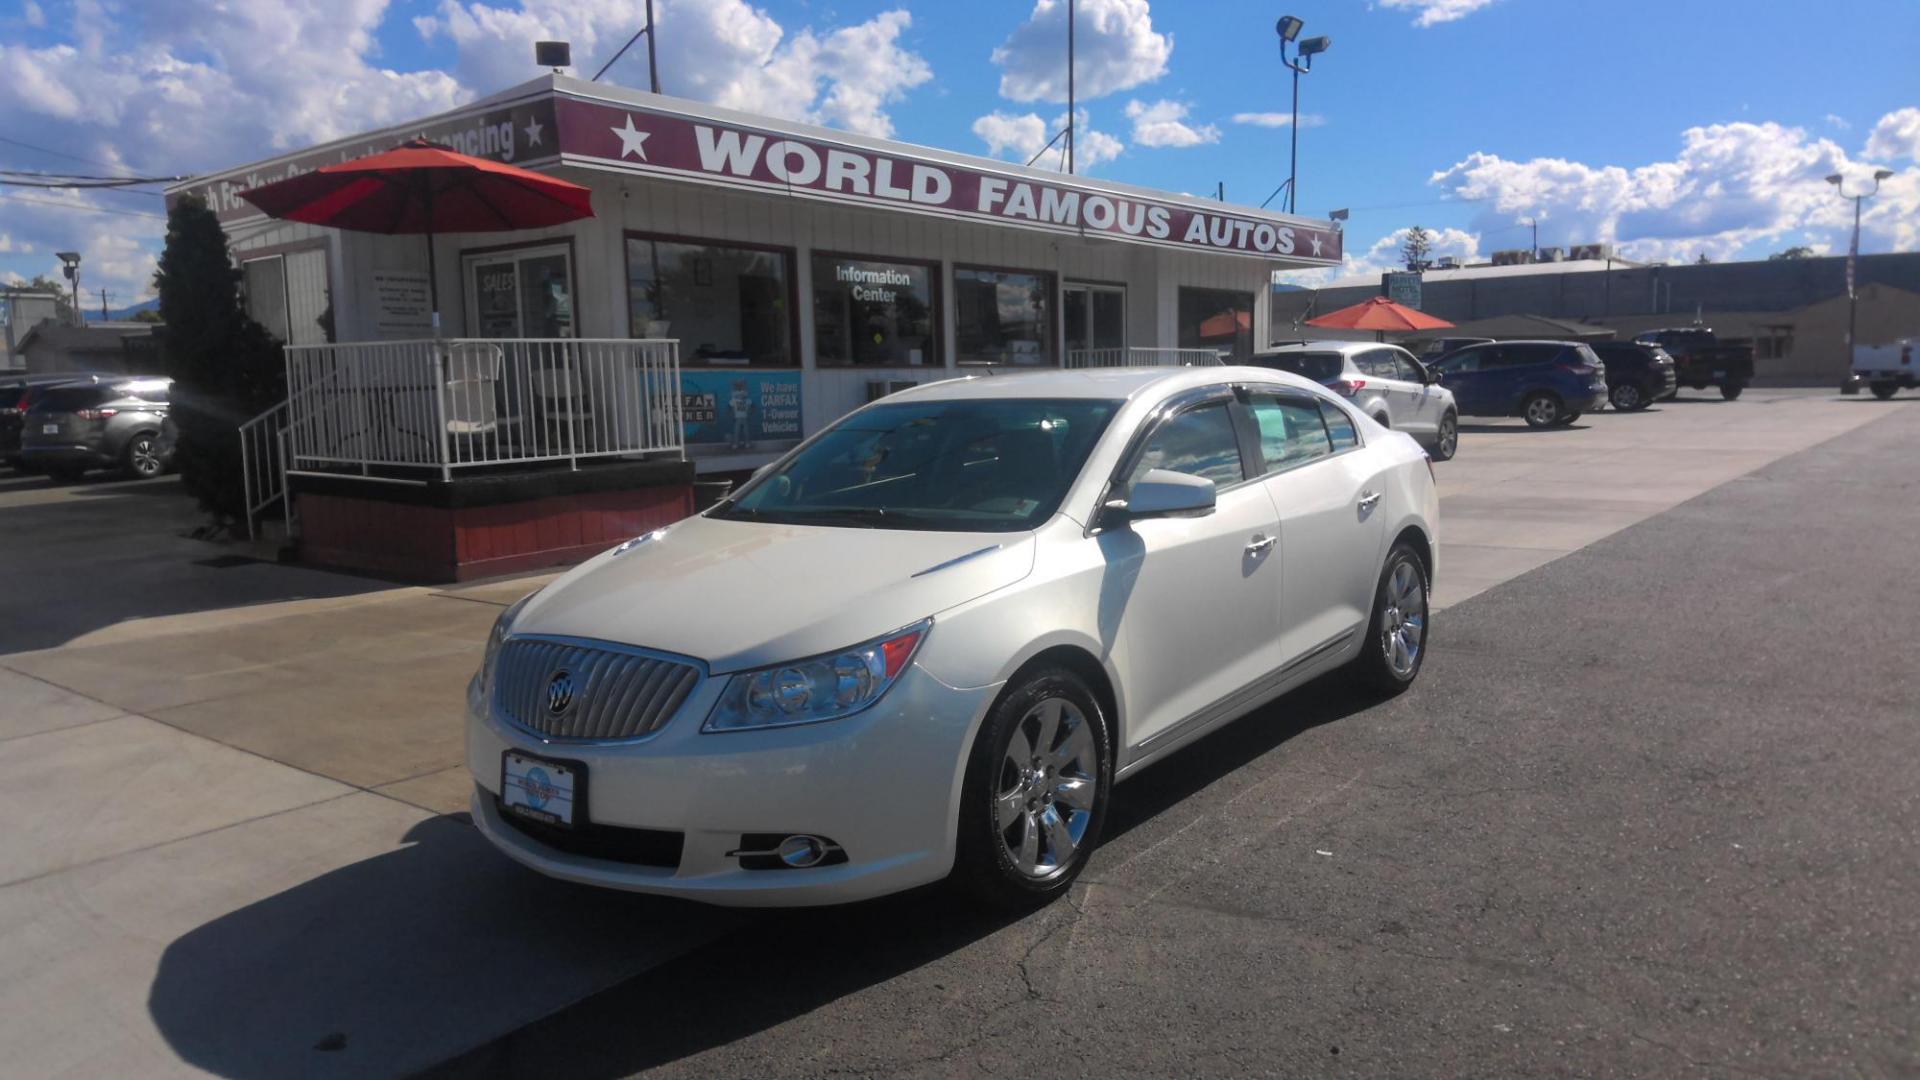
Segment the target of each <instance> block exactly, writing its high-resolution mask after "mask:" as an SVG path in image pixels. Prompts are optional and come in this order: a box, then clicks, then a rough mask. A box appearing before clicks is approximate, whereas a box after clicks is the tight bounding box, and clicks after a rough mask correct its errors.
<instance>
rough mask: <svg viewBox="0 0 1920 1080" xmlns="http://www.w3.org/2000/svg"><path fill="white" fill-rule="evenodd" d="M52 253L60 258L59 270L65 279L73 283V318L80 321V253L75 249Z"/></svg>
mask: <svg viewBox="0 0 1920 1080" xmlns="http://www.w3.org/2000/svg"><path fill="white" fill-rule="evenodd" d="M54 255H55V256H56V257H57V258H58V259H59V260H60V272H61V273H62V274H65V275H66V278H67V281H69V282H70V283H72V285H73V317H74V320H75V321H76V322H79V321H82V320H81V317H80V253H79V252H77V251H56V252H54Z"/></svg>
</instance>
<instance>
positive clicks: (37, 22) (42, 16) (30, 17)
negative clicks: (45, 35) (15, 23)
mask: <svg viewBox="0 0 1920 1080" xmlns="http://www.w3.org/2000/svg"><path fill="white" fill-rule="evenodd" d="M20 14H21V15H23V16H25V18H26V20H27V25H28V26H31V27H34V28H35V29H39V28H40V27H43V26H45V25H47V13H46V12H45V11H42V10H41V9H40V5H39V4H36V3H34V0H27V2H26V3H25V4H24V5H22V6H21V8H20Z"/></svg>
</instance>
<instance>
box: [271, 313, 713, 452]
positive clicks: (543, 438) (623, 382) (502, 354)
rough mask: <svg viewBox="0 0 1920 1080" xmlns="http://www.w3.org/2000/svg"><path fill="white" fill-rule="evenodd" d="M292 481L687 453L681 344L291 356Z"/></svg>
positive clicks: (452, 345)
mask: <svg viewBox="0 0 1920 1080" xmlns="http://www.w3.org/2000/svg"><path fill="white" fill-rule="evenodd" d="M286 352H287V405H288V414H287V418H286V457H287V465H288V467H289V468H291V469H294V470H302V469H314V468H329V469H338V468H341V467H351V468H357V469H359V470H360V471H361V472H362V473H363V474H364V473H370V472H371V471H372V469H373V468H374V467H376V466H378V467H381V468H383V469H385V468H401V469H406V468H420V469H431V470H434V471H437V472H438V473H439V474H440V475H441V476H442V477H443V478H444V477H448V476H450V475H452V472H453V470H455V469H461V468H467V467H470V466H480V465H502V464H509V463H524V462H540V461H566V462H569V463H572V464H575V465H577V464H578V463H579V461H580V460H581V459H583V458H594V457H619V456H632V455H638V454H647V453H656V452H661V451H672V452H675V453H683V452H684V450H685V446H684V444H683V440H682V434H681V432H682V429H681V413H680V349H679V342H677V341H672V340H661V339H649V340H628V339H620V338H608V339H586V338H550V339H498V340H483V339H442V340H420V341H381V342H349V343H342V344H334V345H298V346H289V347H288V348H287V350H286Z"/></svg>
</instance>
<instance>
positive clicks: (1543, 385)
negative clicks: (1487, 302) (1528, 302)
mask: <svg viewBox="0 0 1920 1080" xmlns="http://www.w3.org/2000/svg"><path fill="white" fill-rule="evenodd" d="M1433 368H1434V370H1435V371H1436V372H1437V373H1438V374H1439V376H1440V385H1441V386H1444V387H1446V388H1447V389H1448V390H1451V391H1453V400H1454V404H1455V406H1456V407H1457V408H1458V409H1459V410H1460V415H1462V416H1519V417H1524V418H1525V419H1526V421H1527V423H1528V424H1529V425H1531V426H1533V427H1553V426H1554V425H1556V424H1571V423H1573V422H1574V421H1575V420H1577V419H1579V418H1580V414H1581V413H1584V412H1594V411H1597V410H1599V409H1601V408H1603V407H1605V406H1606V403H1607V366H1606V364H1604V363H1602V362H1601V360H1600V358H1599V357H1598V356H1596V355H1594V352H1593V350H1592V349H1590V348H1588V347H1587V346H1585V345H1581V344H1579V343H1578V342H1572V341H1492V342H1488V343H1486V344H1484V345H1469V346H1467V347H1466V348H1464V349H1457V350H1455V351H1453V352H1450V353H1448V354H1447V355H1445V356H1443V357H1441V358H1440V359H1439V360H1438V361H1436V362H1435V363H1434V364H1433Z"/></svg>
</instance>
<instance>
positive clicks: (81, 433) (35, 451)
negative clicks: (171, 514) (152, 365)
mask: <svg viewBox="0 0 1920 1080" xmlns="http://www.w3.org/2000/svg"><path fill="white" fill-rule="evenodd" d="M172 385H173V383H172V380H170V379H164V378H154V377H146V376H117V377H98V378H95V379H90V380H88V381H85V382H72V383H66V384H64V385H61V386H54V387H50V388H48V389H47V391H46V392H45V393H42V394H41V395H40V396H39V397H38V398H37V399H36V400H35V401H34V402H33V404H32V405H31V406H29V407H28V409H27V413H26V417H25V425H24V430H23V432H22V434H21V446H20V452H21V455H22V456H23V457H24V458H25V459H26V462H27V464H28V466H29V467H31V468H34V469H38V470H40V471H42V472H45V473H46V474H48V475H49V476H51V477H53V478H54V479H55V480H60V481H63V482H70V481H73V480H77V479H79V478H80V476H81V475H82V474H83V473H85V472H86V471H87V470H89V469H104V468H118V469H119V470H120V471H121V472H123V473H125V474H126V475H127V476H129V477H133V478H136V479H140V478H145V477H150V476H158V475H160V473H161V472H163V471H164V470H165V469H166V467H167V465H168V464H169V462H168V461H167V459H166V457H165V456H163V455H162V454H161V452H160V450H159V448H158V441H159V437H160V423H161V421H162V420H164V419H165V418H166V415H167V393H168V390H169V389H170V388H171V386H172Z"/></svg>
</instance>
